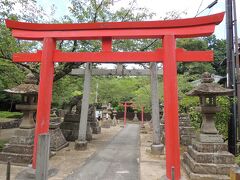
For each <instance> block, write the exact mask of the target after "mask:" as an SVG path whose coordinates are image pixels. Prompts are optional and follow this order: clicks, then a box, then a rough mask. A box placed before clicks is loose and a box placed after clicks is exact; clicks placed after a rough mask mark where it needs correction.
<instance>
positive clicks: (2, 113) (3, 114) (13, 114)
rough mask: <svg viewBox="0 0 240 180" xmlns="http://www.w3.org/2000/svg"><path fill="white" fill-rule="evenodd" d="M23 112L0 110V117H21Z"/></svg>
mask: <svg viewBox="0 0 240 180" xmlns="http://www.w3.org/2000/svg"><path fill="white" fill-rule="evenodd" d="M22 115H23V113H21V112H9V111H0V118H3V119H6V118H21V117H22Z"/></svg>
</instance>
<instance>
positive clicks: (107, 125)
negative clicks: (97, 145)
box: [102, 105, 111, 128]
mask: <svg viewBox="0 0 240 180" xmlns="http://www.w3.org/2000/svg"><path fill="white" fill-rule="evenodd" d="M107 112H108V111H107V105H102V128H110V127H111V122H110V121H108V119H107Z"/></svg>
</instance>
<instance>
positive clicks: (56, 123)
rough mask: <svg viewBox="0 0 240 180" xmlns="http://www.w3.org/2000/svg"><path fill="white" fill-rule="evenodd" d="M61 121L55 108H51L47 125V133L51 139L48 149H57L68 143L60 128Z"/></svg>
mask: <svg viewBox="0 0 240 180" xmlns="http://www.w3.org/2000/svg"><path fill="white" fill-rule="evenodd" d="M61 123H62V122H61V117H59V116H58V113H57V109H56V108H53V109H52V110H51V115H50V126H49V134H50V139H51V141H50V149H51V150H52V151H59V150H61V149H62V148H64V147H67V146H68V145H69V143H68V142H67V141H66V139H65V137H64V136H63V133H62V131H61V129H60V125H61Z"/></svg>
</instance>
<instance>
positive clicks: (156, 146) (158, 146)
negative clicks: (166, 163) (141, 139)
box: [151, 144, 164, 155]
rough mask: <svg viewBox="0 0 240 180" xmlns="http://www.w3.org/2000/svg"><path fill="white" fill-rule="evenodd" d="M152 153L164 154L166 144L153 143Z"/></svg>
mask: <svg viewBox="0 0 240 180" xmlns="http://www.w3.org/2000/svg"><path fill="white" fill-rule="evenodd" d="M151 153H152V154H154V155H163V154H164V145H163V144H152V145H151Z"/></svg>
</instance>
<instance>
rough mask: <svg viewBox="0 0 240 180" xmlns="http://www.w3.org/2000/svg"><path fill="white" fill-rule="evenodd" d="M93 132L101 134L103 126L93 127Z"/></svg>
mask: <svg viewBox="0 0 240 180" xmlns="http://www.w3.org/2000/svg"><path fill="white" fill-rule="evenodd" d="M92 133H93V134H100V133H101V127H100V126H98V127H92Z"/></svg>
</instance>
